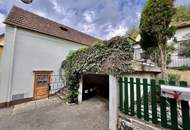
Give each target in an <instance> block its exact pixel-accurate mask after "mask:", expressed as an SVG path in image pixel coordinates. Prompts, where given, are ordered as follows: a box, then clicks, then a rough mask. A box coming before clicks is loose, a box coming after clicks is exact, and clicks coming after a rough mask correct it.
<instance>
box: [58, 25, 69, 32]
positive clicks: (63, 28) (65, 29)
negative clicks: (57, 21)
mask: <svg viewBox="0 0 190 130" xmlns="http://www.w3.org/2000/svg"><path fill="white" fill-rule="evenodd" d="M59 28H60V29H61V30H63V31H66V32H67V31H68V29H67V28H65V27H62V26H61V27H59Z"/></svg>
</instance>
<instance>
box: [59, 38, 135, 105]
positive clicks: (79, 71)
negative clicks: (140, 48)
mask: <svg viewBox="0 0 190 130" xmlns="http://www.w3.org/2000/svg"><path fill="white" fill-rule="evenodd" d="M132 60H133V49H132V46H131V44H130V41H129V40H128V38H126V37H114V38H112V39H111V40H108V41H97V42H96V43H95V44H93V45H92V46H89V47H85V48H82V49H79V50H77V51H75V52H72V53H70V54H69V55H68V56H67V58H66V60H64V61H63V63H62V69H64V74H65V77H66V85H67V87H68V90H69V94H68V102H77V97H78V88H79V82H80V79H81V76H82V75H83V74H87V73H93V74H98V73H101V74H107V75H114V76H116V77H118V76H120V75H122V74H123V73H126V72H132V71H133V69H132V66H131V61H132Z"/></svg>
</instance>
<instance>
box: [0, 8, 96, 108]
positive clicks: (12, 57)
mask: <svg viewBox="0 0 190 130" xmlns="http://www.w3.org/2000/svg"><path fill="white" fill-rule="evenodd" d="M5 24H6V28H5V46H4V51H3V56H2V68H1V69H2V72H1V79H0V106H1V107H3V106H6V105H7V104H14V103H16V102H22V101H23V102H24V101H28V100H33V99H40V98H44V97H47V96H48V95H49V94H50V91H51V88H50V87H49V84H50V80H51V78H52V77H51V75H60V68H61V64H62V62H63V60H64V59H65V58H66V56H67V55H68V54H69V53H70V52H72V51H74V50H77V49H79V48H81V47H85V46H89V45H91V44H92V43H94V42H95V41H97V40H98V39H96V38H94V37H92V36H89V35H87V34H84V33H82V32H79V31H77V30H74V29H72V28H69V27H67V26H64V25H61V24H59V23H56V22H54V21H51V20H48V19H46V18H43V17H40V16H38V15H35V14H33V13H31V12H28V11H25V10H23V9H21V8H18V7H13V8H12V10H11V11H10V13H9V15H8V16H7V18H6V20H5Z"/></svg>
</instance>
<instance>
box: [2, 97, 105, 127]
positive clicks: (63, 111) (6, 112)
mask: <svg viewBox="0 0 190 130" xmlns="http://www.w3.org/2000/svg"><path fill="white" fill-rule="evenodd" d="M0 130H108V102H107V101H105V100H104V99H101V98H92V99H90V100H87V101H85V102H83V103H82V104H80V105H72V106H68V105H65V104H64V103H63V101H61V100H60V99H59V98H57V97H52V98H50V99H43V100H39V101H33V102H28V103H24V104H20V105H16V106H14V107H11V108H6V109H0Z"/></svg>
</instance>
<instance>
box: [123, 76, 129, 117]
mask: <svg viewBox="0 0 190 130" xmlns="http://www.w3.org/2000/svg"><path fill="white" fill-rule="evenodd" d="M128 96H129V95H128V78H126V77H125V102H124V112H125V113H126V114H128V111H129V110H128V107H129V106H128Z"/></svg>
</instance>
